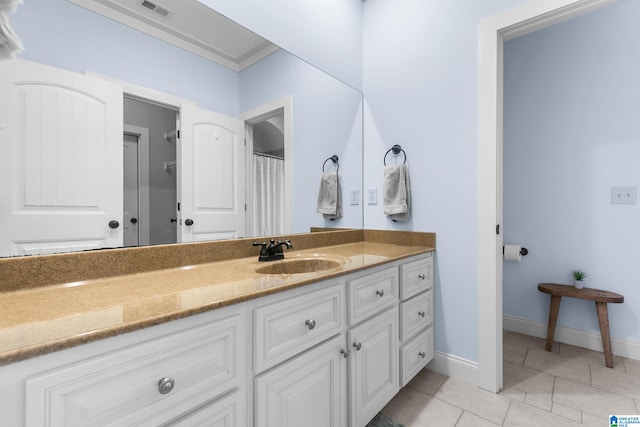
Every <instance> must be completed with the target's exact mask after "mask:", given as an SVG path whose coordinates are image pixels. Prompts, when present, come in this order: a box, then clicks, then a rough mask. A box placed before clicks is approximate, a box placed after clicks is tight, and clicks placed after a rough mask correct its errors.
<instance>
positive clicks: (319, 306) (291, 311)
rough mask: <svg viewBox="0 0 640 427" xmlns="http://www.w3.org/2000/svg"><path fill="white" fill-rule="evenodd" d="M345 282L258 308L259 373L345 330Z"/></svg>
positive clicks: (256, 343) (256, 356)
mask: <svg viewBox="0 0 640 427" xmlns="http://www.w3.org/2000/svg"><path fill="white" fill-rule="evenodd" d="M344 301H345V289H344V284H343V283H336V284H333V285H325V287H322V288H320V289H319V290H316V291H312V292H306V293H303V294H300V295H299V296H296V297H293V298H288V299H285V300H281V301H277V302H274V303H271V304H268V305H264V306H261V307H257V308H254V310H253V322H254V333H253V335H254V336H253V340H254V348H253V351H254V358H253V366H254V370H255V372H256V373H258V372H262V371H264V370H266V369H269V368H271V367H273V366H275V365H277V364H278V363H280V362H283V361H284V360H286V359H288V358H290V357H292V356H295V355H296V354H299V353H302V352H303V351H305V350H306V349H308V348H311V347H312V346H314V345H316V344H319V343H320V342H322V341H324V340H325V339H327V338H330V337H332V336H334V335H337V334H339V333H340V332H341V331H342V329H343V328H344V323H345V322H344V306H345V302H344Z"/></svg>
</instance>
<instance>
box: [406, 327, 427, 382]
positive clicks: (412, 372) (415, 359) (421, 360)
mask: <svg viewBox="0 0 640 427" xmlns="http://www.w3.org/2000/svg"><path fill="white" fill-rule="evenodd" d="M431 359H433V328H429V329H427V330H426V331H424V332H422V333H421V334H420V335H418V336H417V337H415V338H414V339H412V340H411V341H409V342H408V343H407V344H405V345H403V346H402V347H401V348H400V387H404V386H405V385H407V383H408V382H409V381H411V379H412V378H413V377H415V376H416V374H417V373H418V372H420V370H421V369H422V368H424V367H425V366H427V364H428V363H429V362H430V361H431Z"/></svg>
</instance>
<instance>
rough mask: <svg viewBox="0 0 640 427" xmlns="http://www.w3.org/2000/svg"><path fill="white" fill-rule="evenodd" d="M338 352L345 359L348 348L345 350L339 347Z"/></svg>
mask: <svg viewBox="0 0 640 427" xmlns="http://www.w3.org/2000/svg"><path fill="white" fill-rule="evenodd" d="M340 354H341V355H342V357H344V358H345V359H346V358H347V357H349V350H345V349H344V348H341V349H340Z"/></svg>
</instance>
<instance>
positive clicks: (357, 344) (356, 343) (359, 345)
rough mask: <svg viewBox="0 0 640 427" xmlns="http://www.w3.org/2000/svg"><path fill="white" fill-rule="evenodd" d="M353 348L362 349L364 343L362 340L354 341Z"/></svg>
mask: <svg viewBox="0 0 640 427" xmlns="http://www.w3.org/2000/svg"><path fill="white" fill-rule="evenodd" d="M353 348H355V349H356V351H360V349H361V348H362V343H361V342H354V343H353Z"/></svg>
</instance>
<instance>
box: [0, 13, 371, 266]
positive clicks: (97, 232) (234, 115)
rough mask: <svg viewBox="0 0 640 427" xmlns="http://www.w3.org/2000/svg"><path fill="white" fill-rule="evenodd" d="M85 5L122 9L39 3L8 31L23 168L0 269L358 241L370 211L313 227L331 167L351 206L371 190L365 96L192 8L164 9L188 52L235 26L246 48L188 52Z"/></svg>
mask: <svg viewBox="0 0 640 427" xmlns="http://www.w3.org/2000/svg"><path fill="white" fill-rule="evenodd" d="M74 3H79V4H84V5H85V6H86V4H87V3H100V4H102V3H104V4H108V3H109V4H111V3H113V4H120V3H119V2H101V1H94V2H91V1H85V0H83V1H80V0H74V1H73V2H71V1H65V0H48V1H44V0H33V1H31V2H28V3H27V4H24V5H22V6H20V7H19V8H18V9H17V11H16V12H15V14H14V15H13V16H12V17H11V19H12V24H13V26H14V29H15V30H16V32H17V33H18V35H19V36H20V38H21V39H22V41H23V43H24V45H25V48H26V50H25V52H24V53H23V54H21V55H20V59H19V60H16V61H3V62H2V63H0V69H1V70H2V74H0V85H1V88H0V90H1V91H2V98H3V99H5V100H9V101H8V102H5V101H3V102H2V103H1V104H2V105H1V106H0V119H1V121H2V123H3V124H5V128H4V129H3V130H2V131H1V132H0V138H1V140H2V145H4V146H9V147H10V150H9V154H10V155H11V156H12V158H13V160H14V161H12V162H10V163H11V164H12V165H14V166H13V167H12V168H9V169H10V170H5V171H4V174H5V175H4V179H2V184H0V185H2V186H3V188H2V189H1V190H0V206H2V209H0V223H2V224H3V225H1V226H0V227H2V230H0V231H1V232H0V235H2V236H6V237H5V238H2V241H0V256H19V255H37V254H45V253H54V252H65V251H76V250H85V249H94V248H102V247H117V246H135V245H149V244H150V245H154V244H165V243H174V242H189V241H203V240H215V239H228V238H237V237H248V236H264V235H279V234H285V233H299V232H307V231H309V229H310V227H340V228H361V227H362V224H363V222H362V207H361V205H360V202H359V201H358V204H353V205H352V204H350V203H344V202H343V207H342V208H343V216H342V217H341V218H338V219H335V220H329V219H325V218H323V216H322V215H321V214H318V213H317V212H316V202H317V195H318V188H319V185H320V178H321V174H322V167H323V164H324V162H325V160H326V159H327V158H329V157H331V156H332V155H337V156H339V159H340V175H339V179H340V185H341V187H342V192H343V197H342V198H343V200H346V201H348V197H345V194H349V193H350V192H351V190H359V189H360V188H361V182H362V164H361V162H362V160H361V159H362V95H361V93H360V92H358V91H356V90H355V89H353V88H352V87H350V86H348V85H346V84H344V83H342V82H340V81H339V80H337V79H335V78H333V77H332V76H330V75H328V74H326V73H324V72H322V71H321V70H319V69H317V68H316V67H314V66H312V65H310V64H308V63H306V62H304V61H302V60H300V59H299V58H297V57H295V56H294V55H292V54H290V53H288V52H286V51H284V50H282V49H279V48H277V47H274V46H273V45H271V44H270V43H269V42H268V41H265V40H264V39H260V38H259V37H257V36H256V35H255V34H253V33H251V32H248V31H247V30H246V29H243V28H242V27H240V26H239V25H237V24H235V23H232V22H231V21H229V20H228V19H227V18H224V17H222V16H221V15H219V14H217V13H215V12H214V11H212V10H211V9H208V8H207V7H206V6H203V5H201V4H200V3H198V2H197V1H195V0H193V1H179V2H165V3H167V4H169V5H174V3H175V6H176V9H175V10H172V11H171V13H174V14H175V15H173V18H175V19H174V20H173V21H172V22H180V20H178V19H177V16H178V15H180V14H184V15H183V16H184V17H187V18H188V17H189V16H190V17H191V18H192V20H191V21H189V20H188V19H187V21H186V22H187V23H188V22H191V23H192V26H193V27H194V32H193V34H192V35H191V36H190V37H198V31H199V28H201V27H198V26H197V25H196V24H197V23H198V22H200V23H204V24H207V23H211V22H215V23H216V25H215V26H214V25H209V27H210V31H205V32H203V33H200V34H201V35H202V34H207V35H208V34H209V33H211V32H213V33H215V32H219V31H220V30H219V28H222V27H224V28H225V31H234V33H233V34H234V35H233V36H225V35H224V34H223V35H218V36H219V37H220V38H221V39H223V40H229V39H232V40H241V41H246V43H245V46H243V47H242V49H239V50H238V51H237V52H232V53H228V52H231V50H232V49H231V47H229V46H225V47H223V48H221V49H218V50H217V51H216V50H215V49H214V48H211V49H209V51H208V52H207V53H203V52H202V46H205V45H206V44H205V43H200V44H198V43H196V42H195V41H194V40H195V39H193V40H191V44H190V45H189V46H188V47H187V45H186V44H185V43H184V40H182V41H177V42H175V43H174V44H181V45H182V48H177V47H175V46H174V45H169V44H167V43H166V41H160V40H158V39H157V38H152V37H150V36H149V35H147V34H143V33H142V32H141V31H140V29H132V28H130V27H128V26H125V25H123V24H121V23H118V22H116V21H117V20H118V18H117V14H116V15H110V17H109V18H107V17H105V16H102V15H101V14H98V13H96V12H94V11H91V10H87V9H85V8H83V7H80V6H78V5H76V4H74ZM126 3H131V2H124V1H123V2H122V4H126ZM103 6H104V5H103ZM136 6H139V5H138V4H136ZM131 7H133V6H131ZM203 8H204V9H203ZM116 9H117V7H116ZM117 12H119V13H121V12H122V10H118V11H117ZM125 12H127V11H125ZM103 13H104V12H103ZM109 13H112V11H111V12H109ZM145 13H147V11H137V12H136V13H132V12H131V11H128V12H127V16H129V18H131V17H132V16H133V17H136V19H138V20H140V19H141V18H140V17H141V16H143V17H144V16H145V15H144V14H145ZM150 13H151V12H150ZM195 16H197V17H198V18H197V19H195V18H194V17H195ZM147 18H148V17H147ZM147 21H148V19H147ZM222 21H224V22H225V24H224V25H222V24H220V22H222ZM149 22H150V21H149ZM52 25H54V26H55V28H56V31H57V32H54V33H50V32H49V31H48V28H47V26H52ZM172 25H173V24H172ZM176 25H178V24H176ZM229 26H230V27H229ZM196 27H198V28H196ZM213 27H215V30H214V29H212V28H213ZM141 28H142V27H141ZM159 28H160V29H162V31H163V32H164V33H167V32H170V31H171V30H172V28H171V27H170V26H168V25H167V24H162V25H156V26H154V27H153V31H148V32H152V33H153V32H154V31H157V30H158V29H159ZM229 28H231V29H229ZM142 29H144V28H142ZM96 30H99V31H96ZM178 32H179V31H174V33H178ZM155 34H156V35H158V33H157V32H156V33H155ZM242 34H245V35H242ZM203 37H204V36H203ZM168 40H171V37H169V38H168ZM247 40H248V41H247ZM170 42H171V41H170ZM171 43H173V42H171ZM207 43H209V42H207ZM249 45H250V46H251V47H247V46H249ZM194 46H196V47H195V48H194ZM207 46H209V45H207ZM98 47H99V48H98ZM194 51H196V52H199V54H198V55H194V54H193V52H194ZM211 52H214V53H211ZM215 52H217V53H215ZM221 52H223V54H221ZM133 54H135V55H136V57H134V58H131V55H133ZM215 55H218V56H217V57H216V56H215ZM225 55H226V56H225ZM203 57H206V59H204V58H203ZM214 58H221V59H219V60H214ZM251 58H253V59H251ZM114 88H115V89H114ZM113 99H115V100H116V102H114V101H113ZM111 104H114V105H115V106H114V107H113V109H112V110H111V109H110V108H111ZM116 104H117V105H116ZM16 111H18V112H21V114H23V115H17V114H16V113H15V112H16ZM114 117H115V120H114ZM118 118H120V119H118ZM114 141H116V142H115V143H114ZM245 141H246V142H245ZM330 163H331V162H330ZM328 166H329V167H331V165H328ZM109 200H113V202H111V204H109V203H110V202H109Z"/></svg>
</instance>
